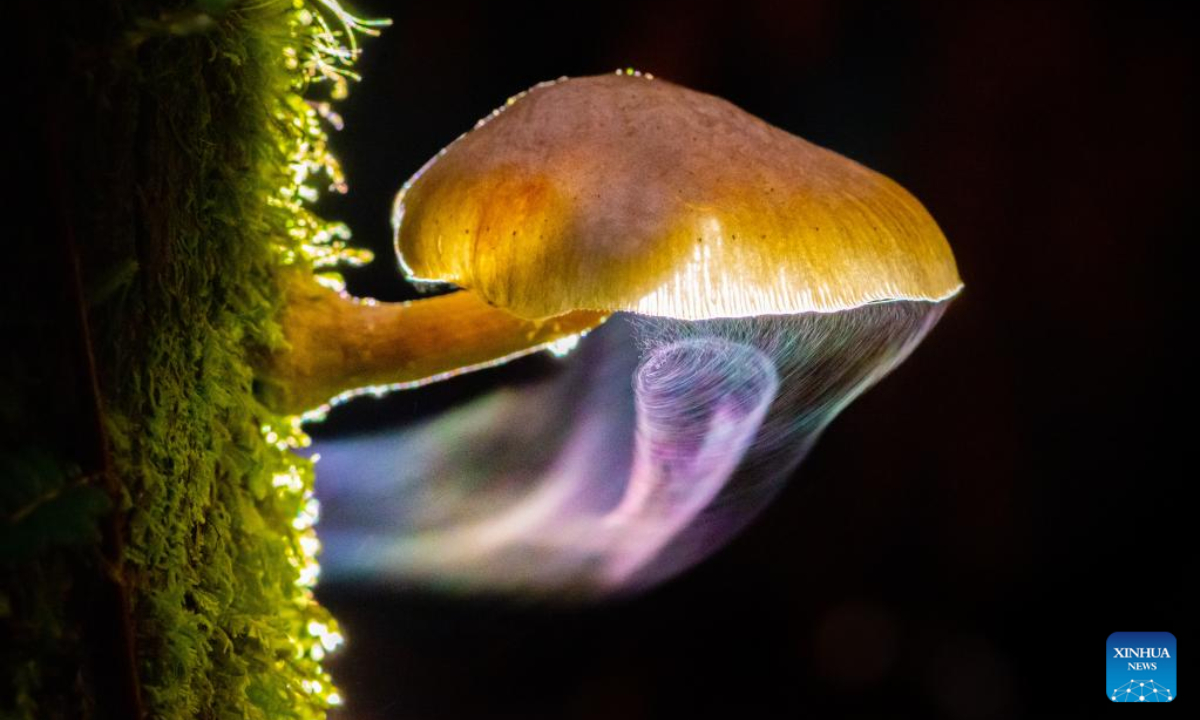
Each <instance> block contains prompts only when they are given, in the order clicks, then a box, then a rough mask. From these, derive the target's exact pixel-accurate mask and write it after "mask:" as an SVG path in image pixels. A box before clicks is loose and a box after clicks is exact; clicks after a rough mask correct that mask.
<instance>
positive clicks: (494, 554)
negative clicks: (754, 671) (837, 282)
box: [318, 301, 946, 597]
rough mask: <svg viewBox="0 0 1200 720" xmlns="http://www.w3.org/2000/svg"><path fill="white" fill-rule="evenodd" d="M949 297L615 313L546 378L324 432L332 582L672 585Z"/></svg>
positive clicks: (528, 588)
mask: <svg viewBox="0 0 1200 720" xmlns="http://www.w3.org/2000/svg"><path fill="white" fill-rule="evenodd" d="M945 305H946V302H941V303H930V302H922V301H902V302H891V303H880V304H869V305H863V306H861V307H858V308H854V309H851V310H845V311H841V312H837V313H827V314H826V313H806V314H799V315H773V316H762V317H752V318H735V319H718V320H704V321H695V322H692V321H682V320H673V319H666V318H657V317H645V316H636V315H629V314H618V315H615V316H614V317H613V318H612V319H611V320H609V321H608V322H607V323H606V324H605V325H604V326H602V327H601V328H599V329H598V330H596V331H594V332H593V333H591V334H590V335H589V336H588V337H587V338H585V339H584V341H583V342H582V343H581V345H580V347H579V349H578V350H576V351H575V352H574V353H573V354H572V355H571V356H570V357H568V358H567V359H566V361H565V362H566V363H568V367H567V368H565V369H564V372H562V373H560V374H558V375H556V376H555V377H553V378H550V379H548V380H546V381H543V382H542V383H541V384H538V385H534V386H532V387H527V388H522V389H520V390H514V389H501V390H498V391H495V392H494V393H492V394H491V395H488V396H485V397H484V398H482V399H480V400H477V401H475V402H473V403H471V404H469V405H467V406H465V407H462V408H459V409H457V410H454V411H451V412H448V413H446V414H444V415H442V416H440V417H437V418H435V419H433V420H431V421H427V422H424V423H421V424H419V425H416V426H413V427H410V428H407V429H404V430H401V431H396V432H391V433H383V434H376V435H372V436H367V437H361V438H355V439H348V440H332V441H326V442H323V443H319V447H318V450H319V451H320V453H321V455H322V460H321V462H320V465H319V478H320V479H319V482H318V493H319V495H320V497H321V500H322V504H323V511H322V516H323V517H322V520H321V523H320V525H319V526H318V532H319V535H320V537H321V540H322V542H323V545H324V548H325V549H324V553H323V555H322V559H321V563H322V567H323V569H324V575H323V577H324V581H325V582H331V583H362V582H367V583H373V584H385V585H394V586H398V587H405V586H414V585H416V586H434V587H440V588H447V589H456V590H463V591H484V592H496V591H500V592H513V593H523V594H538V595H547V594H551V595H561V596H573V597H597V596H609V595H619V594H627V593H631V592H637V591H640V590H643V589H645V588H647V587H650V586H652V585H654V584H657V583H659V582H662V581H663V580H665V579H667V578H670V577H671V576H673V575H675V574H677V573H679V572H681V571H682V570H684V569H686V568H688V567H689V566H691V565H693V564H695V563H696V562H698V561H700V560H701V559H703V558H704V557H705V556H707V555H709V554H711V553H712V552H713V551H714V550H716V549H717V548H719V547H720V546H721V545H723V544H724V543H726V542H727V541H728V540H729V539H730V538H731V537H733V536H734V535H735V534H736V533H737V532H738V531H739V530H741V529H742V528H744V527H745V525H746V524H747V523H748V522H750V521H751V520H752V519H753V518H754V517H755V516H756V515H757V514H758V513H759V512H760V511H761V510H762V508H763V507H764V506H765V505H766V504H767V503H768V502H769V501H770V500H771V498H772V497H773V496H774V495H775V494H776V492H778V490H779V488H780V487H781V486H782V484H783V482H784V481H785V480H786V479H787V478H788V477H789V476H790V475H792V473H793V471H794V470H795V468H796V466H797V465H798V464H799V463H800V461H801V460H802V459H803V458H804V456H805V454H806V453H807V452H808V450H809V449H810V448H811V447H812V445H813V443H814V442H815V441H816V439H817V437H818V436H819V435H820V433H821V431H822V430H823V429H824V428H825V427H826V426H827V425H828V423H829V422H830V421H831V420H832V419H833V418H834V417H835V416H836V415H837V414H838V412H840V411H841V409H842V408H844V407H845V406H846V405H847V404H848V403H849V402H850V401H851V400H853V399H854V398H855V397H857V396H858V395H859V394H860V393H862V392H863V391H864V390H865V389H867V388H868V387H870V386H871V385H872V384H874V383H875V382H877V381H878V380H879V379H880V378H881V377H883V376H884V375H885V374H887V373H888V372H889V371H890V370H891V369H892V368H894V367H895V366H896V365H897V364H899V363H900V362H901V361H902V360H903V359H904V358H905V357H906V356H907V355H908V353H909V352H911V350H912V349H913V347H915V346H916V345H917V344H918V343H919V342H920V340H921V338H922V337H924V335H925V334H926V333H927V332H928V331H929V329H930V328H931V327H932V326H933V325H934V324H935V323H936V322H937V320H938V318H939V317H940V316H941V314H942V312H943V310H944V308H945Z"/></svg>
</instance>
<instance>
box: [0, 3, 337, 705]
mask: <svg viewBox="0 0 1200 720" xmlns="http://www.w3.org/2000/svg"><path fill="white" fill-rule="evenodd" d="M320 11H321V8H317V9H315V10H309V9H306V8H303V7H296V6H295V5H293V3H292V0H255V1H254V2H248V1H247V2H238V1H235V0H196V1H195V2H179V1H171V0H135V1H134V2H118V1H117V0H107V1H104V0H101V1H96V0H92V1H88V2H84V1H82V0H80V1H77V2H70V1H66V0H62V1H59V2H47V3H21V4H20V6H19V7H18V8H17V9H16V12H17V18H16V26H15V28H14V27H12V26H10V31H15V32H17V33H20V35H21V38H20V39H19V42H20V43H21V44H22V45H28V47H27V48H24V52H22V53H21V54H20V56H19V58H20V59H21V60H22V62H23V63H26V64H31V65H32V66H33V69H34V70H36V71H37V72H33V73H32V74H31V73H27V72H25V69H21V70H18V73H21V74H23V78H24V79H23V80H22V81H21V83H20V86H21V89H20V92H19V93H18V95H19V97H18V105H17V108H16V109H14V110H12V111H10V116H13V115H15V116H17V117H18V118H19V119H20V121H21V127H20V128H19V129H18V130H17V131H15V132H13V135H12V136H11V137H10V141H11V142H13V143H15V144H16V145H17V147H18V149H19V150H20V152H18V154H17V155H16V158H15V161H14V162H15V166H13V167H10V168H9V172H10V176H11V178H12V179H15V180H17V181H18V182H19V183H20V184H21V187H22V191H21V194H20V195H19V196H18V198H17V203H16V205H17V207H16V208H15V209H14V210H12V211H10V212H13V214H14V215H15V217H14V220H13V222H12V226H15V229H14V228H13V227H12V226H10V230H9V233H8V234H9V237H8V239H7V241H6V243H5V247H6V248H7V254H8V258H9V260H10V264H9V266H8V278H7V279H6V281H5V282H4V283H3V293H4V299H5V302H4V306H3V315H2V316H0V321H2V322H3V336H2V337H3V340H2V341H0V342H3V344H4V353H3V357H4V367H3V370H4V373H3V377H2V379H0V428H2V429H3V438H2V440H3V444H2V445H0V473H2V474H3V477H0V673H2V678H0V688H2V689H0V717H19V718H57V717H63V718H92V717H113V718H132V717H137V716H139V715H144V716H147V717H166V718H190V717H201V718H208V717H213V718H216V717H221V718H226V717H231V718H232V717H236V718H243V717H245V718H282V717H298V718H309V717H319V716H321V715H323V713H324V708H325V707H326V706H327V704H328V701H329V693H330V692H331V688H330V687H329V679H328V678H327V677H326V675H325V674H324V671H323V670H322V669H321V667H320V663H319V661H320V658H321V656H322V655H323V654H324V646H322V642H324V643H325V646H327V645H329V639H330V638H331V637H335V636H334V635H333V631H332V629H331V628H332V622H331V621H330V620H329V618H328V617H326V615H325V614H324V611H323V610H321V608H319V607H318V606H317V605H316V604H315V602H314V601H313V599H312V593H311V590H310V587H309V586H310V585H311V580H312V578H311V577H309V575H311V572H312V566H311V556H312V553H313V548H314V544H315V539H314V538H313V537H312V535H311V529H310V528H309V527H308V522H307V519H308V518H309V517H310V515H311V512H310V511H311V499H310V490H311V468H310V467H309V465H308V464H307V463H306V462H305V461H303V460H302V459H300V458H299V457H297V456H295V455H293V454H292V453H291V452H290V451H291V449H292V448H294V447H295V446H296V445H297V444H299V443H301V442H303V437H302V435H300V433H299V431H298V430H297V429H296V425H295V422H294V421H293V420H292V419H290V418H284V417H279V416H276V415H274V414H272V413H271V412H269V411H268V410H267V409H266V408H264V407H263V406H262V405H261V404H260V403H259V402H258V401H257V400H256V399H255V395H254V373H253V370H252V362H253V360H254V358H255V357H258V356H260V355H261V354H262V353H264V352H265V351H266V350H267V349H269V348H275V347H278V346H279V345H280V343H281V340H280V334H279V327H278V323H277V319H276V318H277V317H278V313H279V308H280V303H281V298H282V292H281V289H280V284H279V282H278V277H279V276H280V273H281V271H282V270H283V268H285V266H288V265H292V266H299V267H301V268H304V267H307V266H309V265H310V264H311V261H312V259H313V258H314V257H317V256H321V255H322V254H324V255H325V256H329V255H330V254H331V252H330V250H329V245H328V242H327V241H328V240H329V238H330V237H332V236H331V235H330V234H329V233H328V232H327V229H328V227H327V225H325V224H323V223H322V222H321V221H320V220H319V219H318V218H316V217H315V216H313V215H312V214H311V213H310V212H309V211H308V210H306V209H305V208H304V206H303V203H302V202H301V200H300V199H299V198H300V196H303V195H307V194H309V193H307V192H301V191H302V190H306V189H305V188H302V185H303V184H304V183H305V182H309V181H307V180H306V179H305V178H304V177H299V176H298V175H297V172H296V169H297V167H298V166H300V165H308V166H311V168H313V169H316V170H319V169H321V168H322V167H331V166H330V165H329V161H328V159H327V158H326V157H324V152H325V151H324V137H323V134H322V132H321V130H320V126H319V118H318V116H317V113H316V112H315V111H314V110H313V108H312V106H310V105H309V104H307V103H306V102H305V101H304V100H303V98H302V96H301V94H302V93H303V92H305V90H306V84H307V83H308V82H309V81H311V80H312V79H313V74H312V68H311V66H310V65H306V64H305V53H307V52H310V50H311V47H312V38H313V36H314V34H315V33H316V32H319V23H314V22H313V17H314V16H313V13H316V12H320ZM314 28H315V29H314ZM346 31H347V32H349V31H350V28H346ZM297 58H298V60H297ZM10 157H12V155H10ZM334 172H336V171H335V170H334ZM335 235H336V233H335ZM322 243H325V244H324V245H322ZM322 248H324V249H322ZM332 254H336V253H332Z"/></svg>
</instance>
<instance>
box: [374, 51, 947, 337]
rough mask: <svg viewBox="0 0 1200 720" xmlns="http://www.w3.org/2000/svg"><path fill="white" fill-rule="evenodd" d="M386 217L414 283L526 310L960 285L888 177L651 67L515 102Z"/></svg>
mask: <svg viewBox="0 0 1200 720" xmlns="http://www.w3.org/2000/svg"><path fill="white" fill-rule="evenodd" d="M394 222H395V224H396V248H397V252H398V253H399V254H400V258H401V262H402V264H403V265H404V267H405V269H406V270H407V271H408V272H409V273H410V274H411V275H412V276H413V278H414V279H416V280H436V281H442V282H449V283H454V284H456V285H460V286H462V287H467V288H471V289H473V290H475V292H477V293H478V294H479V295H480V296H481V297H483V298H484V299H485V300H486V301H487V302H489V303H491V304H493V305H496V306H498V307H502V308H505V309H507V310H508V311H510V312H512V313H514V314H516V315H520V316H523V317H527V318H541V317H549V316H552V315H558V314H561V313H565V312H568V311H571V310H580V309H587V310H602V311H618V310H624V311H632V312H636V313H641V314H645V315H659V316H668V317H675V318H681V319H689V320H697V319H707V318H715V317H743V316H752V315H769V314H794V313H802V312H812V311H817V312H831V311H836V310H844V309H847V308H851V307H856V306H859V305H863V304H865V303H870V302H880V301H890V300H927V301H938V300H942V299H945V298H948V297H950V296H952V295H954V294H955V293H956V292H957V291H958V290H959V288H961V287H962V282H961V280H960V279H959V277H958V271H957V269H956V267H955V264H954V256H953V255H952V254H951V252H950V246H949V245H948V244H947V243H946V239H945V237H944V236H943V235H942V233H941V231H940V230H939V229H938V227H937V224H936V223H935V222H934V221H933V218H932V217H930V215H929V213H928V212H926V210H925V208H923V207H922V206H921V204H920V203H919V202H918V201H917V200H916V199H915V198H914V197H913V196H912V195H910V194H908V193H907V192H906V191H905V190H904V189H903V188H901V187H900V186H899V185H897V184H896V183H895V182H893V181H891V180H889V179H888V178H886V177H884V176H883V175H880V174H879V173H876V172H874V171H872V170H869V169H867V168H865V167H863V166H862V165H859V164H858V163H856V162H854V161H852V160H849V159H847V158H844V157H842V156H841V155H838V154H836V153H834V152H831V151H829V150H825V149H823V148H820V147H817V146H816V145H813V144H812V143H809V142H807V141H805V140H802V139H801V138H798V137H796V136H794V135H791V134H789V133H786V132H784V131H782V130H780V129H778V128H776V127H773V126H771V125H768V124H767V123H765V122H763V121H762V120H759V119H758V118H756V117H754V116H752V115H750V114H749V113H746V112H745V111H743V110H741V109H740V108H738V107H736V106H734V105H733V104H731V103H729V102H727V101H725V100H722V99H720V98H717V97H714V96H712V95H706V94H704V93H699V92H695V91H693V90H688V89H686V88H683V87H680V86H678V85H673V84H671V83H668V82H665V81H662V80H652V79H649V78H648V77H643V76H630V75H624V74H616V75H602V76H595V77H583V78H576V79H570V80H566V79H564V80H560V81H557V82H551V83H543V84H541V85H538V86H536V87H534V88H533V89H531V90H529V91H527V92H526V93H523V94H522V95H519V96H517V97H515V98H513V99H511V100H509V102H508V106H507V107H505V108H503V109H502V111H497V112H495V113H493V114H492V115H491V116H490V117H488V118H485V119H484V120H482V121H480V123H479V124H478V125H477V126H476V128H475V129H474V130H473V131H471V132H469V133H467V134H465V135H463V136H462V137H460V138H459V139H458V140H457V141H455V142H454V143H453V144H451V145H450V146H449V147H448V148H446V149H445V150H443V151H442V153H440V154H439V155H438V156H436V157H435V158H434V159H433V160H431V161H430V162H429V163H428V164H427V165H426V166H425V167H424V168H423V169H422V170H421V171H420V172H418V173H417V175H415V176H414V177H413V178H412V179H411V180H409V182H408V183H407V184H406V185H405V187H404V189H403V190H402V191H401V193H400V195H399V197H397V199H396V212H395V217H394Z"/></svg>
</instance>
